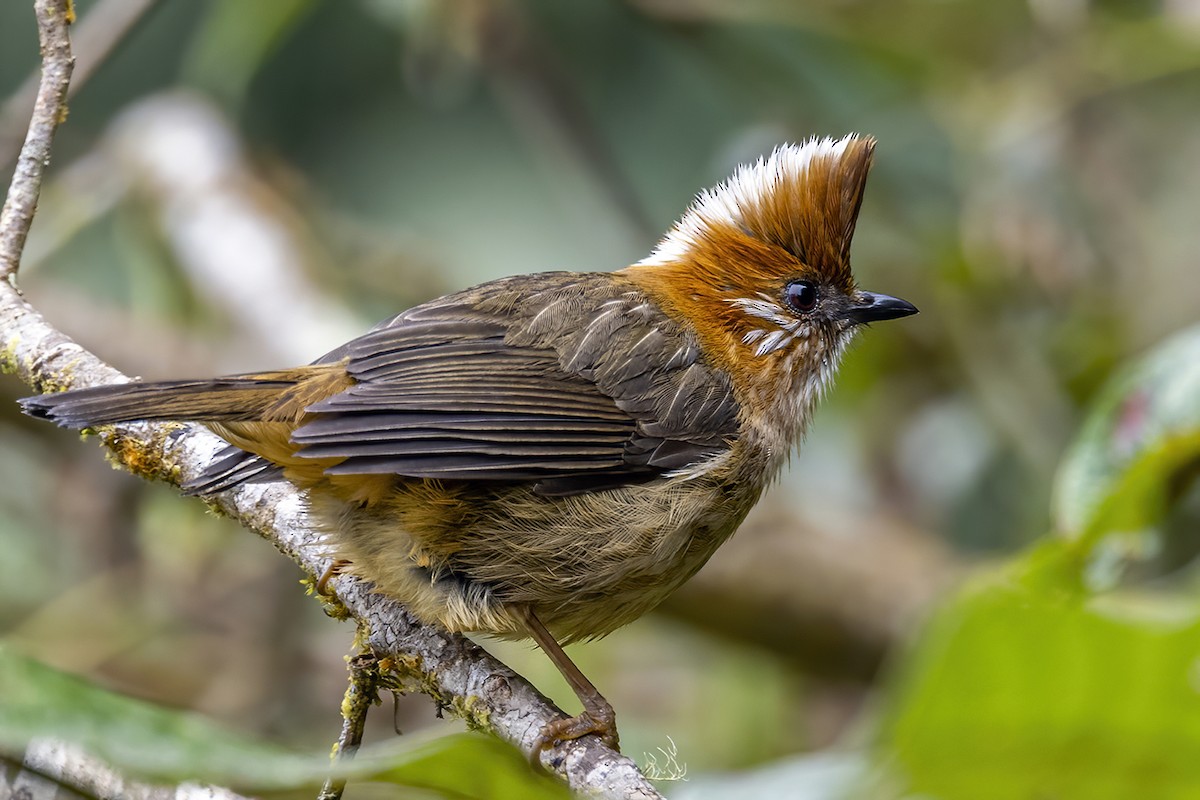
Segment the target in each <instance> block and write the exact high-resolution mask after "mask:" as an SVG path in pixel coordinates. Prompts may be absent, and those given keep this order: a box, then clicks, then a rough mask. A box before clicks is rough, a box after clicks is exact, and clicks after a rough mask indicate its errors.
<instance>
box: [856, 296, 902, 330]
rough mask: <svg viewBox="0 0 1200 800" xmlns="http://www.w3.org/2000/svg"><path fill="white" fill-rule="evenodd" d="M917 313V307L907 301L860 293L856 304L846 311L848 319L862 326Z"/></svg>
mask: <svg viewBox="0 0 1200 800" xmlns="http://www.w3.org/2000/svg"><path fill="white" fill-rule="evenodd" d="M915 313H917V307H916V306H914V305H913V304H912V303H910V302H908V301H907V300H901V299H900V298H899V297H892V296H891V295H886V294H875V293H874V292H859V293H858V294H857V295H856V296H855V298H854V303H853V305H851V306H850V307H849V308H847V309H846V319H848V320H850V321H851V322H853V323H855V324H856V325H861V324H862V323H864V322H883V321H884V320H885V319H899V318H900V317H907V316H910V315H912V314H915Z"/></svg>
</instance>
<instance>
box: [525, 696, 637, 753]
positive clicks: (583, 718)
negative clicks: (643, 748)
mask: <svg viewBox="0 0 1200 800" xmlns="http://www.w3.org/2000/svg"><path fill="white" fill-rule="evenodd" d="M593 733H594V734H596V735H598V736H599V737H600V741H602V742H604V744H606V745H607V746H608V747H611V748H612V749H613V750H616V751H617V752H618V753H619V752H621V741H620V737H619V736H618V735H617V715H616V714H615V713H614V712H613V709H612V706H610V705H609V704H608V703H606V702H604V701H603V699H601V702H600V704H597V705H595V706H593V707H592V708H590V709H588V710H586V711H584V712H583V713H581V714H579V715H578V716H574V717H568V718H566V719H559V720H555V721H554V722H551V723H549V724H548V725H546V726H545V727H544V728H542V733H541V735H540V736H539V737H538V740H537V742H535V743H534V748H533V758H534V761H535V762H536V761H539V760H540V759H541V755H542V753H544V752H545V751H546V750H549V749H550V748H551V747H554V746H555V745H556V744H559V743H561V742H570V741H574V740H575V739H579V738H581V737H583V736H588V735H589V734H593Z"/></svg>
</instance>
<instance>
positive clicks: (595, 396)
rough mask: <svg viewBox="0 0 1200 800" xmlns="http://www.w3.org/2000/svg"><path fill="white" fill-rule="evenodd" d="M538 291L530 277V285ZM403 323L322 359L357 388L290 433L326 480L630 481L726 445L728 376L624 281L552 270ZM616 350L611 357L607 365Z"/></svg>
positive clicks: (573, 484) (568, 486)
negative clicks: (320, 463) (341, 368)
mask: <svg viewBox="0 0 1200 800" xmlns="http://www.w3.org/2000/svg"><path fill="white" fill-rule="evenodd" d="M539 281H540V283H539ZM534 283H535V284H536V285H534V286H533V287H532V291H530V288H531V287H530V279H529V278H525V279H521V281H520V282H514V281H496V282H493V283H491V284H484V285H483V286H480V287H477V288H476V289H473V290H468V291H467V292H463V293H460V294H458V295H452V296H449V297H446V298H441V299H439V300H436V301H433V302H431V303H428V304H425V305H423V306H418V307H416V308H414V309H410V310H409V311H407V312H405V313H403V314H400V315H399V316H397V317H394V318H393V319H391V320H388V321H387V322H385V323H383V324H382V325H381V326H379V327H377V328H376V329H375V330H373V331H371V332H369V333H367V334H366V335H364V336H362V337H360V338H359V339H356V340H354V341H352V342H350V343H348V344H346V345H344V346H343V347H341V348H338V350H336V351H334V352H333V353H330V354H329V355H328V356H326V357H325V358H324V359H322V361H341V362H342V363H344V364H345V366H346V371H347V372H348V373H349V375H350V376H351V377H352V378H353V379H354V380H355V381H356V383H355V384H354V385H353V386H351V387H349V388H347V389H345V390H343V391H341V392H339V393H337V394H334V395H332V396H331V397H327V398H325V399H323V400H321V401H319V402H316V403H314V404H312V405H310V406H308V407H307V409H306V410H307V414H306V416H305V419H304V421H303V424H302V425H301V426H299V427H298V428H297V429H296V430H295V431H294V433H293V435H292V442H293V443H294V444H295V445H297V446H298V447H299V450H298V452H297V455H299V456H301V457H303V458H314V459H331V460H332V459H340V461H338V462H337V463H335V464H334V465H333V466H331V467H329V468H328V469H327V470H326V472H327V474H330V475H352V474H395V475H402V476H408V477H417V478H437V479H441V480H495V481H532V482H535V483H536V485H537V488H538V490H539V491H542V492H544V493H547V494H575V493H579V492H586V491H595V490H598V489H604V488H610V487H614V486H620V485H623V484H630V483H638V482H642V481H645V480H650V479H653V478H654V477H656V476H658V475H661V474H663V473H664V472H667V471H670V470H673V469H680V468H682V467H686V466H688V465H691V464H694V463H696V462H698V461H700V460H703V459H705V458H709V457H711V456H713V455H714V454H717V453H719V452H721V451H723V450H724V449H726V448H728V447H729V446H730V443H731V442H732V440H733V438H734V436H735V434H736V414H737V404H736V402H735V400H734V398H733V393H732V389H731V387H730V385H729V382H728V380H727V378H725V377H724V376H723V375H722V374H721V373H719V372H718V371H716V370H714V369H712V368H711V367H710V366H709V365H707V364H705V363H704V362H703V360H702V359H701V354H700V351H699V348H698V347H697V345H696V342H695V340H694V338H693V337H692V336H691V335H690V334H688V333H687V332H685V331H682V330H680V329H679V328H678V326H676V325H675V323H673V322H672V321H671V320H670V319H669V318H668V317H666V315H664V314H663V313H662V312H661V311H659V310H658V309H657V308H656V307H655V306H654V305H653V304H652V303H649V302H648V301H647V300H646V298H645V296H644V295H642V294H641V293H640V292H639V291H637V290H636V288H635V287H633V286H632V285H631V284H628V283H625V284H623V283H621V282H620V281H616V280H614V279H613V277H612V276H609V275H571V276H566V275H565V273H549V274H546V275H544V276H538V277H536V278H534ZM613 353H621V354H623V355H621V356H620V357H617V358H613V357H612V354H613Z"/></svg>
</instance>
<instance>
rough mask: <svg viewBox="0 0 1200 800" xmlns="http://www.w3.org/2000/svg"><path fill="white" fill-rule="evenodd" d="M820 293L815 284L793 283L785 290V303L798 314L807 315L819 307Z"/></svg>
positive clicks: (805, 282)
mask: <svg viewBox="0 0 1200 800" xmlns="http://www.w3.org/2000/svg"><path fill="white" fill-rule="evenodd" d="M818 299H820V293H819V292H818V291H817V287H816V285H815V284H812V283H810V282H808V281H792V282H791V283H789V284H788V285H787V286H785V287H784V288H783V302H785V303H787V304H788V308H790V309H792V311H795V312H796V313H798V314H807V313H808V312H809V311H812V310H813V309H814V308H816V307H817V300H818Z"/></svg>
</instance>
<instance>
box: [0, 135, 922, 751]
mask: <svg viewBox="0 0 1200 800" xmlns="http://www.w3.org/2000/svg"><path fill="white" fill-rule="evenodd" d="M875 144H876V143H875V139H874V138H872V137H870V136H864V135H857V134H849V135H846V136H843V137H841V138H836V139H835V138H831V137H827V138H817V137H813V138H811V139H808V140H807V141H803V142H801V143H797V144H784V145H780V146H779V147H777V148H776V149H775V150H774V151H773V152H771V153H770V154H769V155H765V156H763V157H760V158H759V159H758V160H757V161H755V162H751V163H747V164H744V165H742V166H740V167H739V168H738V169H737V170H736V171H735V172H734V174H733V175H732V176H731V177H730V178H728V179H727V180H726V181H724V182H723V183H720V184H719V185H717V186H715V187H713V188H711V189H708V190H705V191H702V192H701V193H700V194H698V195H697V196H696V198H695V200H694V201H693V203H692V204H691V205H690V206H689V207H688V208H687V210H686V211H685V212H684V214H683V216H682V217H681V218H680V219H679V221H678V222H677V223H675V225H674V226H673V227H672V228H671V229H670V230H669V231H668V232H667V233H666V234H665V236H664V237H663V238H662V239H661V241H660V242H659V243H658V244H657V246H656V247H655V248H654V249H653V251H652V252H651V253H650V255H649V256H647V257H646V258H644V259H642V260H641V261H639V262H637V263H635V264H633V265H631V266H628V267H625V268H623V269H618V270H616V271H613V272H543V273H537V274H527V275H517V276H513V277H507V278H501V279H498V280H493V281H490V282H487V283H483V284H480V285H478V286H475V287H473V288H468V289H465V290H463V291H459V292H457V293H453V294H448V295H446V296H444V297H439V298H437V299H434V300H430V301H428V302H426V303H422V304H420V305H417V306H415V307H412V308H410V309H408V310H406V311H404V312H402V313H400V314H397V315H396V316H393V317H391V318H390V319H387V320H385V321H384V322H382V323H380V324H379V325H377V326H376V327H375V328H373V329H371V330H370V331H369V332H367V333H365V334H364V335H362V336H360V337H358V338H356V339H353V340H352V341H350V342H347V343H346V344H343V345H341V346H340V347H338V348H336V349H334V350H333V351H331V352H330V353H328V354H326V355H325V356H323V357H321V358H319V359H317V360H316V361H315V362H313V363H311V364H309V365H307V366H300V367H294V368H290V369H282V370H276V371H267V372H259V373H253V374H241V375H233V376H227V377H219V378H211V379H198V380H169V381H155V382H130V383H124V384H118V385H105V386H99V387H92V388H84V389H77V390H70V391H65V392H61V393H56V394H44V395H39V396H35V397H31V398H26V399H24V400H22V401H21V405H22V408H23V410H24V411H25V412H26V413H28V414H30V415H32V416H35V417H40V418H44V419H48V420H51V421H53V422H55V423H57V424H58V425H60V426H63V427H68V428H76V429H83V428H96V427H99V426H104V425H113V424H118V423H123V422H131V421H138V420H147V421H163V420H176V421H191V422H198V423H202V424H203V425H205V426H207V427H208V428H209V429H211V430H212V431H213V432H214V433H216V434H217V435H218V436H220V437H221V438H223V439H224V440H225V441H226V442H227V443H228V445H227V446H226V447H225V448H224V449H223V450H222V451H220V452H219V453H218V455H217V456H216V457H214V459H213V461H212V462H211V463H210V464H209V465H208V466H207V467H206V468H205V469H204V470H203V471H202V473H201V474H199V475H198V476H196V477H194V478H192V479H191V480H190V481H188V482H186V483H185V484H184V486H183V489H184V491H185V492H187V493H190V494H198V495H211V494H214V493H217V492H224V491H229V490H233V489H235V488H237V487H240V486H243V485H245V484H252V483H262V482H269V481H279V480H287V481H290V482H291V483H293V484H294V485H295V486H297V487H298V488H299V489H301V490H303V492H304V493H305V496H306V498H307V511H308V514H309V515H310V517H311V519H312V521H313V523H314V524H315V525H316V526H317V528H318V529H319V530H320V531H321V532H322V535H323V537H324V539H325V541H326V542H328V543H329V545H330V546H331V548H332V550H333V553H334V554H335V556H336V561H335V562H334V564H335V567H333V568H331V571H330V573H327V575H326V576H325V578H327V577H328V576H329V574H332V573H334V572H348V573H351V574H353V575H354V576H356V577H357V578H360V579H362V580H365V581H369V582H370V583H371V584H373V586H374V590H375V591H377V592H380V593H382V594H384V595H387V596H390V597H392V598H394V599H396V600H398V601H400V602H401V603H402V604H404V605H405V606H406V607H407V608H408V609H409V610H410V611H411V612H412V613H413V614H414V615H415V616H416V617H417V618H419V619H421V620H423V621H425V622H428V623H436V624H439V625H441V626H443V627H445V628H446V629H448V630H450V631H456V632H464V633H470V632H475V633H482V634H490V635H492V636H496V637H500V638H510V639H533V640H534V641H535V642H536V643H537V644H538V645H539V646H540V647H541V649H542V650H543V651H544V652H545V653H546V654H547V655H548V656H549V658H550V659H551V661H553V663H554V664H555V666H556V667H557V668H558V669H559V671H560V672H561V673H562V674H563V676H564V678H565V679H566V680H567V683H568V684H569V685H570V686H571V688H572V689H573V690H574V692H575V694H576V695H577V697H578V699H579V701H580V703H581V705H582V711H581V712H580V713H579V714H577V715H575V716H571V717H563V718H559V719H556V720H554V721H552V722H551V723H549V724H547V725H545V726H544V728H543V729H542V730H541V731H540V732H539V734H538V736H537V738H536V741H535V743H534V748H533V752H534V753H535V756H536V755H537V754H540V753H541V752H542V751H544V750H545V749H547V748H550V747H553V746H555V745H557V744H558V743H560V742H565V741H569V740H574V739H577V738H580V737H582V736H585V735H589V734H596V735H598V736H600V737H601V739H602V740H603V741H604V742H605V743H606V744H608V745H609V746H611V747H613V748H619V737H618V733H617V726H616V714H615V712H614V710H613V708H612V706H611V704H609V702H608V701H607V700H606V699H605V698H604V696H603V695H602V694H601V693H600V691H599V690H598V689H597V688H596V687H595V686H594V685H593V684H592V683H591V682H590V681H589V680H588V678H587V677H586V676H585V675H584V674H583V672H582V671H581V670H580V669H579V668H578V667H577V666H576V665H575V664H574V663H573V662H572V661H571V659H570V658H569V657H568V655H567V654H566V652H565V651H564V650H563V647H564V646H565V645H567V644H570V643H572V642H577V641H582V640H591V639H596V638H599V637H603V636H605V635H607V634H609V633H611V632H612V631H614V630H616V629H618V628H620V627H622V626H623V625H625V624H627V623H629V622H631V621H633V620H634V619H636V618H638V617H640V616H641V615H643V614H644V613H646V612H647V611H649V610H651V609H652V608H654V607H655V606H657V605H658V604H659V603H660V602H661V601H662V600H663V599H664V598H666V597H667V596H668V595H669V594H671V592H673V591H674V590H675V589H676V588H677V587H679V586H680V585H681V584H682V583H684V582H685V581H686V580H687V579H688V578H689V577H691V576H692V575H693V574H695V573H696V571H697V570H699V569H700V568H701V567H702V566H703V565H704V563H705V562H706V561H708V559H709V557H710V556H712V554H713V553H714V551H715V550H716V549H717V548H718V547H719V546H720V545H721V544H722V543H724V542H725V541H726V540H727V539H728V538H729V537H730V536H731V535H732V534H733V533H734V531H735V530H736V529H737V528H738V526H739V525H740V524H741V522H742V520H743V519H744V518H745V517H746V514H747V513H748V512H749V511H750V509H751V508H752V507H753V506H754V505H755V503H757V501H758V500H759V498H760V497H761V495H762V494H763V491H764V490H765V489H766V488H767V487H768V486H769V485H770V484H771V483H772V482H773V481H774V480H775V479H776V478H777V476H778V475H779V473H780V471H781V468H782V466H783V464H784V463H785V461H786V460H787V459H788V457H789V454H790V453H791V452H792V451H793V449H794V448H795V447H796V446H797V445H798V443H799V442H800V440H801V439H802V437H803V435H804V433H805V430H806V428H807V427H808V425H809V422H810V420H811V418H812V413H813V410H814V408H815V406H816V404H817V401H818V399H819V398H820V396H821V395H822V394H823V392H824V391H825V389H826V388H827V387H828V386H829V385H830V382H831V381H832V379H833V377H834V373H835V371H836V370H837V367H838V364H839V362H840V360H841V358H842V355H843V353H844V352H845V350H846V348H847V346H848V345H849V344H850V342H851V341H852V340H853V339H854V337H855V335H856V333H857V332H858V331H860V330H861V329H862V328H863V327H864V326H865V325H867V324H869V323H873V322H880V321H884V320H890V319H896V318H900V317H906V316H909V315H911V314H915V313H917V308H916V307H915V306H914V305H912V304H911V303H909V302H907V301H905V300H901V299H899V298H897V297H893V296H890V295H886V294H880V293H876V292H869V291H865V290H862V289H860V288H859V287H858V285H857V283H856V281H855V279H854V276H853V273H852V271H851V265H850V244H851V240H852V238H853V235H854V230H855V225H856V221H857V219H858V215H859V210H860V207H861V205H862V201H863V194H864V189H865V186H866V179H867V174H868V171H869V169H870V167H871V162H872V158H873V153H874V150H875ZM324 582H325V581H324V579H323V580H322V582H321V583H322V585H324Z"/></svg>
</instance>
